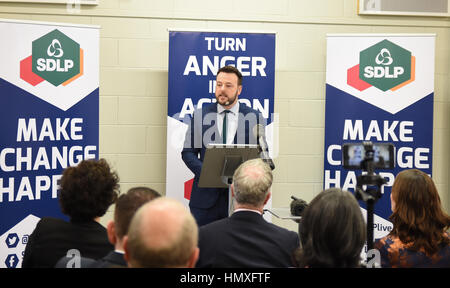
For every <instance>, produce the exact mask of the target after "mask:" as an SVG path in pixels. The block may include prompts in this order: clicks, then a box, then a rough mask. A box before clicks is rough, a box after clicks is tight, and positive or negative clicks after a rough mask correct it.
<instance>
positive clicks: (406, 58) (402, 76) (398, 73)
mask: <svg viewBox="0 0 450 288" xmlns="http://www.w3.org/2000/svg"><path fill="white" fill-rule="evenodd" d="M359 79H361V80H363V81H365V82H367V83H369V84H371V85H372V86H375V87H377V88H378V89H380V90H382V91H387V90H389V89H391V88H394V87H397V86H399V85H401V84H402V83H404V82H406V81H409V80H410V79H411V52H410V51H408V50H406V49H404V48H402V47H400V46H398V45H397V44H394V43H392V42H391V41H389V40H383V41H381V42H379V43H377V44H375V45H373V46H371V47H369V48H367V49H365V50H363V51H361V52H360V54H359Z"/></svg>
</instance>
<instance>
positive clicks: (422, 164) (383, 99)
mask: <svg viewBox="0 0 450 288" xmlns="http://www.w3.org/2000/svg"><path fill="white" fill-rule="evenodd" d="M434 45H435V36H434V35H410V34H406V35H378V34H377V35H370V34H369V35H328V38H327V74H326V108H325V109H326V114H325V115H326V117H325V150H324V151H325V159H324V170H325V171H324V188H329V187H341V188H343V189H345V190H349V191H352V192H354V188H355V187H356V177H357V176H358V175H361V174H362V173H363V172H362V171H361V170H345V169H343V168H342V151H341V145H342V144H343V143H350V142H359V143H361V142H363V141H372V142H373V143H384V142H388V143H393V144H394V145H395V148H396V157H395V162H396V167H395V169H393V170H375V173H377V174H379V175H380V176H382V177H384V178H385V179H386V180H387V184H386V185H384V186H383V188H382V189H381V192H382V196H381V198H380V199H379V200H378V202H376V204H375V209H374V213H375V215H374V238H375V239H378V238H381V237H384V236H385V235H387V234H388V233H389V232H390V231H391V230H392V223H391V222H390V221H389V216H390V215H391V213H392V212H391V203H390V193H391V187H392V184H393V183H394V179H395V176H396V175H397V174H398V173H399V172H400V171H402V170H404V169H411V168H416V169H420V170H422V171H424V172H426V173H428V174H429V175H431V172H432V171H431V170H432V154H433V153H432V152H433V150H432V149H433V96H434ZM360 204H361V209H362V212H363V214H365V213H366V207H365V203H364V202H362V201H360Z"/></svg>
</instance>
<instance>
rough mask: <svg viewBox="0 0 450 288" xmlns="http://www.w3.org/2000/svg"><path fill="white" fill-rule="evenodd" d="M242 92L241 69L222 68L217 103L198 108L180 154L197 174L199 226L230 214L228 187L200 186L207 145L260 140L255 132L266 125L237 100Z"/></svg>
mask: <svg viewBox="0 0 450 288" xmlns="http://www.w3.org/2000/svg"><path fill="white" fill-rule="evenodd" d="M241 91H242V74H241V72H240V71H239V70H238V69H237V68H235V67H233V66H224V67H222V68H220V69H219V71H218V72H217V76H216V91H215V96H216V101H217V102H216V103H212V104H209V105H205V106H203V107H202V108H200V109H196V110H195V111H194V114H193V116H192V119H191V122H190V124H189V127H188V130H187V132H186V137H185V140H184V146H183V151H182V152H181V157H182V159H183V161H184V163H185V164H186V166H187V167H188V168H189V169H190V170H191V171H192V172H193V173H194V175H195V177H194V183H193V185H192V192H191V199H190V202H189V208H190V210H191V213H192V214H193V215H194V218H195V220H196V221H197V224H198V225H199V226H202V225H205V224H208V223H211V222H214V221H216V220H219V219H222V218H226V217H228V197H229V195H228V193H229V192H228V188H199V187H198V181H199V179H200V173H201V170H202V164H203V159H204V157H205V152H206V145H208V144H210V143H222V144H258V143H259V142H260V141H258V138H259V137H258V135H257V134H258V133H254V131H256V130H258V129H255V128H256V127H263V126H261V125H258V124H263V123H264V118H263V117H262V115H261V113H259V112H258V111H256V110H254V109H252V108H250V107H248V106H247V105H245V104H242V103H239V102H238V98H239V95H240V94H241ZM259 136H260V135H259ZM263 141H264V142H265V139H263ZM263 147H266V146H265V145H264V146H263Z"/></svg>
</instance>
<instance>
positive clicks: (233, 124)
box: [217, 103, 239, 144]
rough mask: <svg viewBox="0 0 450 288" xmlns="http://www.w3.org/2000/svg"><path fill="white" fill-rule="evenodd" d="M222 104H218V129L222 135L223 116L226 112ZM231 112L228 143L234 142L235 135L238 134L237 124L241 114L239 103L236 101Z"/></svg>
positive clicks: (228, 124) (228, 117)
mask: <svg viewBox="0 0 450 288" xmlns="http://www.w3.org/2000/svg"><path fill="white" fill-rule="evenodd" d="M224 110H225V108H223V106H222V105H220V104H217V129H218V130H219V134H220V135H221V136H222V125H223V117H224V115H225V113H223V111H224ZM229 111H230V113H228V115H227V142H226V143H227V144H232V143H233V140H234V136H235V135H236V131H237V125H238V115H239V103H236V104H235V105H234V106H233V107H231V108H230V109H229Z"/></svg>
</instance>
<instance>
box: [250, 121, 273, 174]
mask: <svg viewBox="0 0 450 288" xmlns="http://www.w3.org/2000/svg"><path fill="white" fill-rule="evenodd" d="M253 136H255V138H256V139H258V147H259V152H260V157H261V159H262V160H263V161H264V162H266V163H267V164H268V165H269V166H270V169H272V170H273V169H275V164H274V163H273V160H272V159H271V158H270V157H269V153H268V151H269V147H267V143H266V139H265V136H266V131H265V129H264V126H263V125H261V124H257V125H255V126H253Z"/></svg>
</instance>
